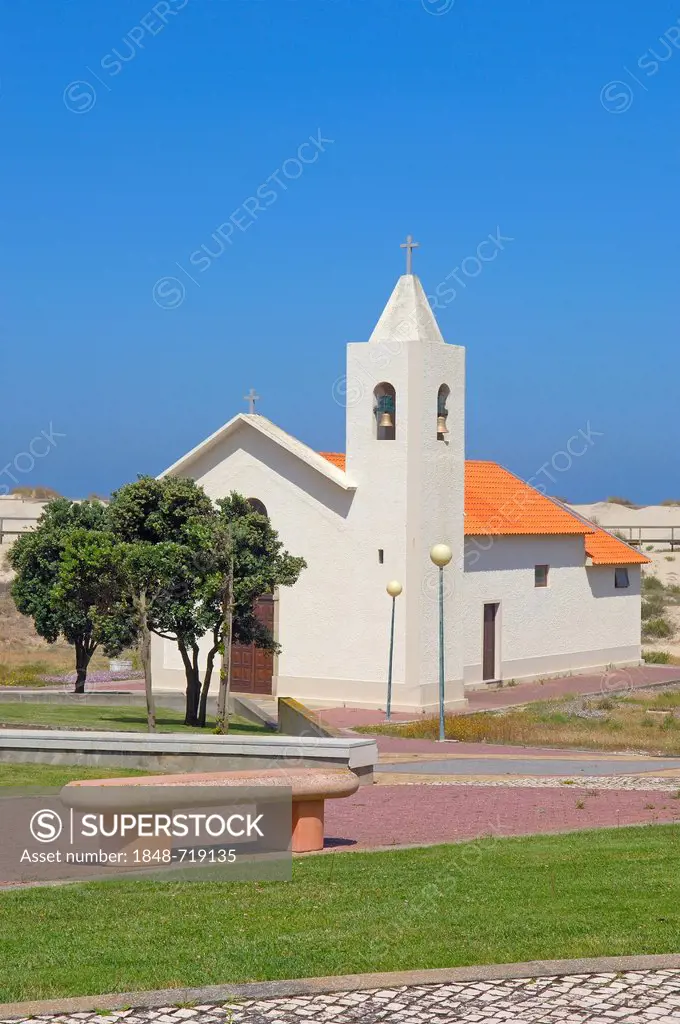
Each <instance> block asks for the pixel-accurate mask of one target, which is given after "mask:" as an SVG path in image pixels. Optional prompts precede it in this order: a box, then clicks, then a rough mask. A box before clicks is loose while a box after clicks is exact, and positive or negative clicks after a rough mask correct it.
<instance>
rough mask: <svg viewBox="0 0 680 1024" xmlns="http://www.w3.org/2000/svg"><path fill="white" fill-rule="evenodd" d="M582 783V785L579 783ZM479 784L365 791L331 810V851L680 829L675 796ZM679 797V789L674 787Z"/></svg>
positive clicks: (679, 802) (331, 805) (328, 820)
mask: <svg viewBox="0 0 680 1024" xmlns="http://www.w3.org/2000/svg"><path fill="white" fill-rule="evenodd" d="M581 781H582V780H579V782H581ZM601 782H602V779H601V778H598V779H597V780H595V781H594V783H593V788H592V789H591V788H588V789H583V788H581V786H580V785H579V786H578V787H576V786H560V787H559V788H536V787H530V786H526V787H522V786H512V787H502V786H489V785H485V784H480V785H474V786H471V785H463V786H452V785H441V786H432V785H422V784H415V785H401V786H394V785H388V786H383V785H379V786H362V787H361V789H359V791H358V792H357V793H355V794H354V796H352V797H349V798H347V799H345V800H329V801H327V803H326V828H325V832H326V849H327V851H328V850H332V849H335V850H343V849H352V850H361V849H365V850H370V849H376V848H378V847H385V846H408V845H413V844H415V845H427V844H429V843H456V842H461V841H464V840H469V839H480V838H483V837H485V836H486V837H488V836H521V835H532V834H534V833H539V832H569V831H574V830H577V829H588V828H606V827H615V826H617V825H642V824H659V823H668V822H678V823H680V800H678V799H674V792H664V791H659V790H657V791H654V790H622V789H609V790H607V789H604V788H599V789H595V788H594V787H595V786H598V785H600V784H601ZM675 790H677V785H676V786H675Z"/></svg>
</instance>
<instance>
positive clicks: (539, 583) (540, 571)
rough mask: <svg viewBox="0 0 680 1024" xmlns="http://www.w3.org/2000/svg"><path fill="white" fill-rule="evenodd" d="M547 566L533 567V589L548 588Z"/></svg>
mask: <svg viewBox="0 0 680 1024" xmlns="http://www.w3.org/2000/svg"><path fill="white" fill-rule="evenodd" d="M549 568H550V566H549V565H535V566H534V586H535V587H547V586H548V569H549Z"/></svg>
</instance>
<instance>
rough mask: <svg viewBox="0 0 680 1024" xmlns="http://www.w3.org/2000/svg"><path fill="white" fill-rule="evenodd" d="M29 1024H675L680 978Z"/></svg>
mask: <svg viewBox="0 0 680 1024" xmlns="http://www.w3.org/2000/svg"><path fill="white" fill-rule="evenodd" d="M31 1019H32V1021H33V1022H34V1024H35V1022H37V1024H113V1022H114V1021H121V1022H123V1021H124V1022H125V1024H189V1022H190V1021H195V1022H196V1024H301V1022H302V1021H307V1022H311V1021H313V1022H318V1024H430V1022H432V1024H458V1022H460V1024H678V1022H680V971H630V972H627V973H625V974H579V975H570V976H569V977H549V978H538V979H510V980H507V981H477V982H463V983H458V984H443V985H422V986H420V985H419V986H415V987H413V988H396V989H380V990H377V991H361V992H341V993H334V994H332V995H306V996H296V997H294V998H287V999H267V1000H258V1001H248V1002H243V1003H239V1004H237V1003H231V1004H226V1005H225V1004H218V1005H215V1004H208V1005H205V1006H194V1007H183V1008H177V1007H176V1006H174V1007H173V1006H166V1007H162V1008H161V1009H156V1010H134V1009H133V1010H124V1011H120V1012H113V1013H107V1014H106V1016H104V1015H99V1014H97V1013H74V1014H70V1015H62V1016H38V1017H33V1018H31ZM2 1024H4V1022H2Z"/></svg>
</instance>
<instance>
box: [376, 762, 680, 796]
mask: <svg viewBox="0 0 680 1024" xmlns="http://www.w3.org/2000/svg"><path fill="white" fill-rule="evenodd" d="M412 768H413V770H412V771H411V772H400V773H399V776H400V777H398V776H397V773H396V772H395V773H392V772H384V773H381V772H380V770H379V771H378V784H379V785H383V786H394V785H400V784H401V785H411V786H413V785H417V786H502V787H504V788H506V789H507V788H511V789H515V788H516V787H521V788H524V789H564V788H568V789H617V790H650V791H651V790H656V791H658V792H660V793H680V775H676V776H675V777H673V776H666V777H664V776H662V775H577V776H575V777H574V778H573V779H565V777H564V775H511V776H506V777H503V776H497V775H458V776H455V775H453V776H452V775H421V774H419V773H418V770H417V768H418V766H417V765H416V764H414V765H413V766H412Z"/></svg>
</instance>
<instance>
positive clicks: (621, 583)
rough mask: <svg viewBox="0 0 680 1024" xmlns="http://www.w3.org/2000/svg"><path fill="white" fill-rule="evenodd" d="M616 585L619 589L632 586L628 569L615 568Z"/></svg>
mask: <svg viewBox="0 0 680 1024" xmlns="http://www.w3.org/2000/svg"><path fill="white" fill-rule="evenodd" d="M614 586H615V587H616V589H617V590H625V589H626V587H629V586H630V580H629V579H628V570H627V569H614Z"/></svg>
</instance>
